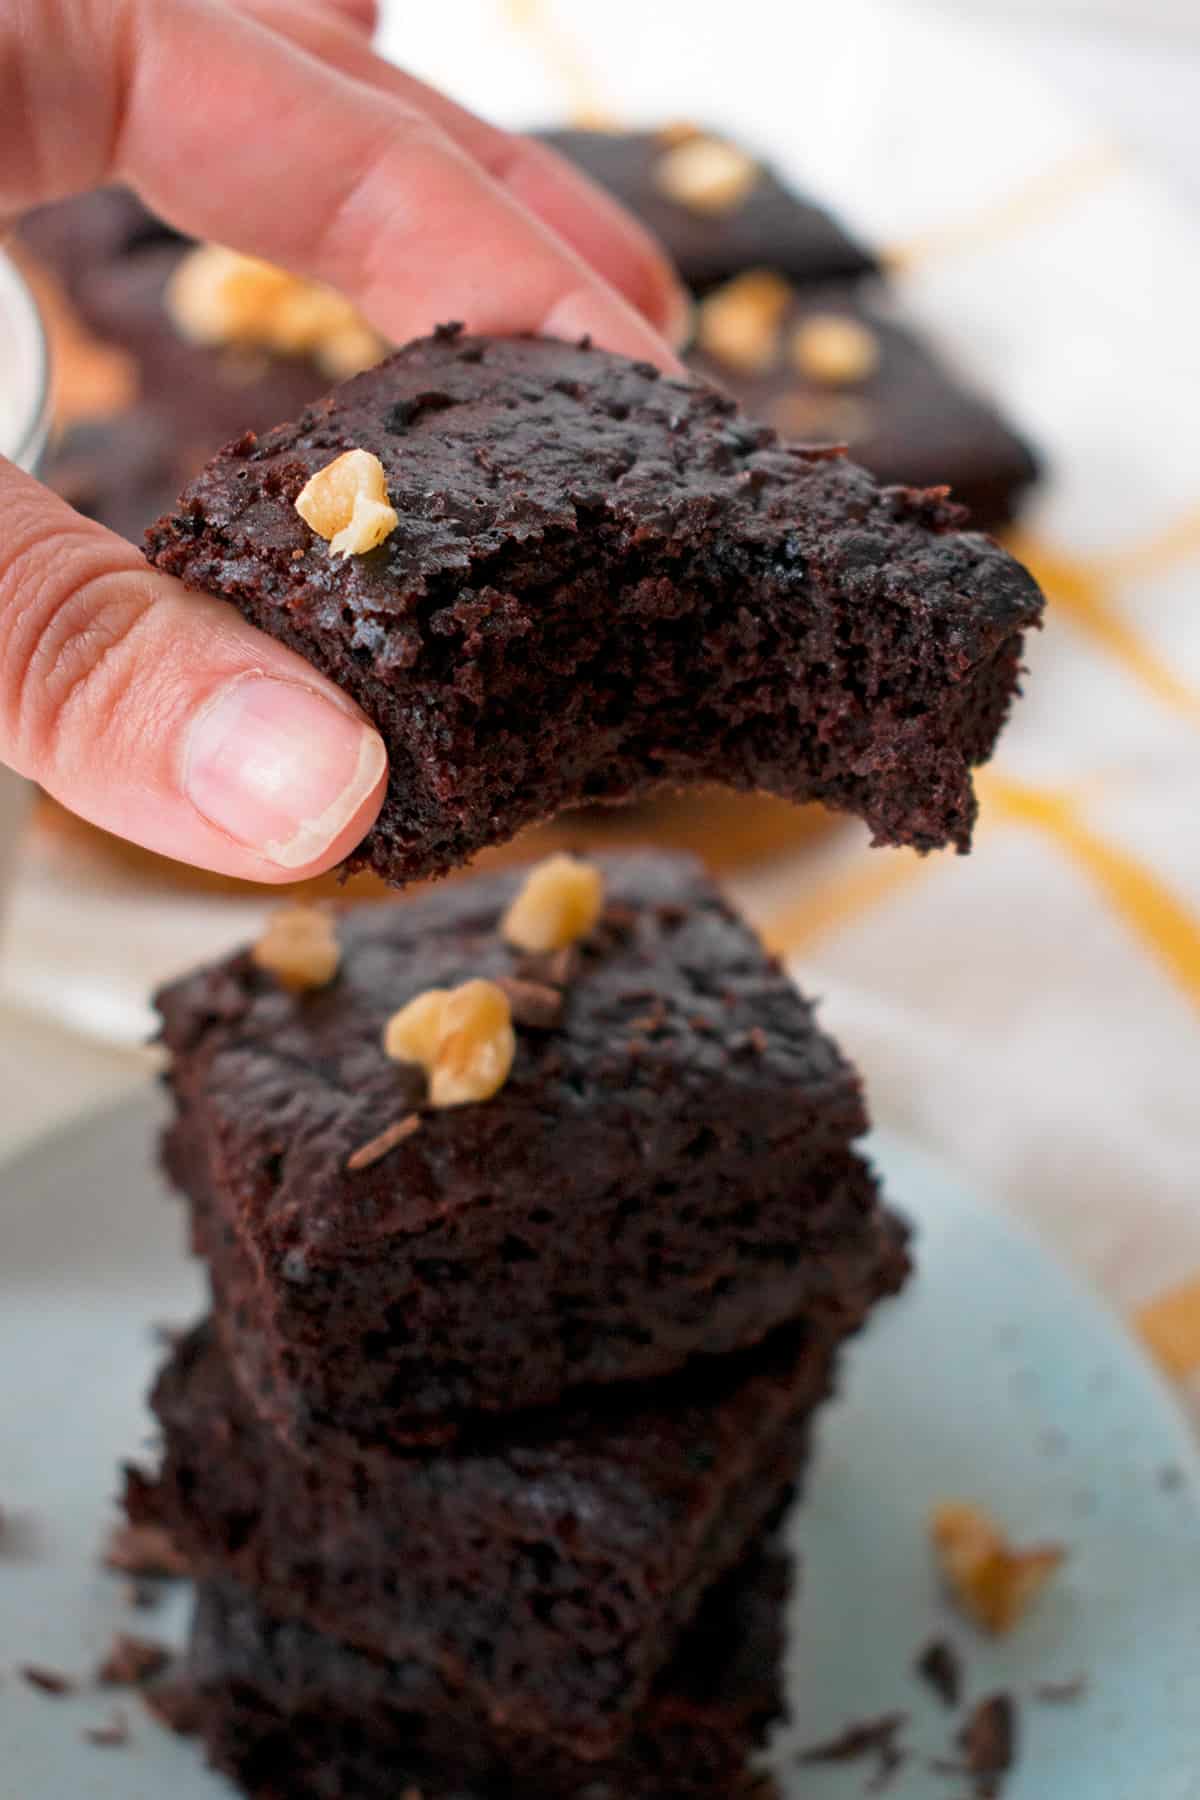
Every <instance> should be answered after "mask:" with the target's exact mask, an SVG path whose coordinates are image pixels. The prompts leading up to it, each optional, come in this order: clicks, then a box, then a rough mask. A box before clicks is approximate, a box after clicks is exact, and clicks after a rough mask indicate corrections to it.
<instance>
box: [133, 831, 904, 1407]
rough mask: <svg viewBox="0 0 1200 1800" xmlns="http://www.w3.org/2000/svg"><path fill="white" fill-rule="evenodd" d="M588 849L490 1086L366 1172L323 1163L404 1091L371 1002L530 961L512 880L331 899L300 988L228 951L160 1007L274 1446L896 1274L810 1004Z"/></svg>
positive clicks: (854, 1106)
mask: <svg viewBox="0 0 1200 1800" xmlns="http://www.w3.org/2000/svg"><path fill="white" fill-rule="evenodd" d="M596 866H597V867H598V868H599V870H600V871H601V872H602V874H603V878H604V882H605V890H606V895H607V910H606V912H605V913H604V914H603V915H602V917H601V919H600V921H599V924H598V925H597V927H596V928H595V929H594V930H593V932H592V933H591V935H590V936H589V937H587V938H586V939H584V940H583V941H582V942H581V943H580V944H579V945H578V946H577V947H576V950H575V952H574V955H573V960H574V962H575V968H574V972H573V974H572V975H571V977H570V978H569V979H567V980H566V984H565V986H564V987H563V988H562V989H559V990H556V989H553V988H551V989H549V990H548V989H547V987H546V986H545V985H544V978H543V982H540V983H535V987H536V988H540V992H541V996H542V998H543V999H545V998H547V997H548V998H549V1000H550V1001H551V1003H552V1015H551V1017H550V1019H549V1020H548V1021H547V1022H546V1025H545V1026H544V1027H543V1028H537V1027H535V1026H525V1025H522V1024H521V1022H520V1018H521V1014H520V1007H519V1005H518V1014H517V1052H516V1058H515V1061H514V1064H513V1068H512V1071H511V1074H510V1075H509V1078H508V1080H507V1081H506V1083H505V1085H504V1086H503V1088H502V1089H501V1090H500V1092H499V1093H497V1094H495V1095H494V1096H493V1097H492V1098H491V1099H489V1100H487V1101H485V1102H484V1103H482V1104H479V1105H473V1106H465V1107H461V1108H455V1109H452V1110H449V1111H441V1112H438V1111H426V1112H424V1113H423V1114H422V1115H421V1118H420V1124H419V1127H418V1128H417V1129H416V1130H414V1131H413V1132H412V1135H410V1136H408V1137H406V1138H405V1139H404V1141H403V1142H401V1143H398V1144H396V1145H395V1147H394V1148H393V1149H392V1150H390V1152H389V1153H388V1154H387V1155H386V1156H384V1157H382V1158H381V1159H380V1160H379V1161H377V1162H375V1163H373V1164H372V1165H371V1166H370V1167H367V1168H362V1169H350V1168H348V1167H347V1162H348V1159H349V1158H350V1157H351V1156H352V1155H353V1153H354V1152H355V1151H356V1150H357V1149H358V1148H359V1147H360V1146H362V1145H364V1144H367V1143H369V1142H370V1141H371V1140H373V1139H374V1138H375V1137H376V1136H377V1135H378V1134H379V1133H380V1132H382V1131H384V1130H386V1129H387V1127H388V1126H389V1125H393V1124H395V1123H396V1122H397V1121H399V1120H401V1119H404V1118H405V1117H406V1116H408V1115H410V1114H411V1113H413V1112H414V1110H417V1109H420V1107H421V1105H422V1102H423V1099H424V1092H425V1087H424V1081H425V1078H424V1075H423V1074H422V1073H421V1071H420V1070H419V1069H417V1068H416V1067H414V1066H413V1065H411V1064H403V1063H396V1062H393V1061H391V1060H390V1059H389V1058H388V1057H387V1056H386V1055H385V1053H384V1050H383V1047H382V1036H383V1028H384V1024H385V1021H386V1020H387V1019H388V1018H389V1016H390V1015H391V1014H393V1013H394V1012H396V1011H397V1010H398V1009H399V1008H400V1007H402V1006H403V1005H405V1004H406V1003H407V1002H408V1001H410V1000H411V999H412V998H413V997H414V996H415V995H416V994H418V993H421V992H423V991H425V990H427V989H429V988H447V987H453V986H455V985H457V984H459V983H460V982H463V981H465V980H467V979H474V978H476V977H483V978H484V979H487V980H493V981H504V980H512V979H516V980H521V979H522V978H523V977H524V976H525V975H528V974H529V973H530V968H529V965H528V963H527V960H526V958H525V957H524V956H523V954H522V953H521V952H520V951H517V950H514V949H513V948H512V947H511V946H510V945H509V944H508V943H507V942H506V941H505V939H504V938H503V936H502V935H501V929H500V927H501V920H502V917H503V914H504V912H505V909H506V907H507V906H508V904H509V902H510V901H511V900H512V898H513V895H514V894H515V893H516V892H517V890H518V888H519V887H520V885H521V882H522V880H523V877H522V875H521V874H520V873H519V872H512V873H503V874H497V875H492V876H487V877H475V878H474V879H472V880H470V881H464V882H462V883H460V884H456V885H455V886H454V887H452V888H449V889H443V890H439V891H437V892H436V893H430V894H427V895H422V896H419V897H416V898H414V899H412V900H408V901H404V902H400V903H396V904H390V905H382V906H378V907H364V908H360V909H357V910H356V911H354V912H352V913H350V914H349V915H347V916H345V917H343V918H341V919H340V920H339V921H338V924H337V933H338V940H339V945H340V964H339V968H338V972H337V974H336V976H335V978H334V979H333V981H332V982H331V984H330V985H329V986H327V987H325V988H323V989H320V990H318V991H313V992H308V993H306V994H302V995H299V996H297V995H295V994H292V993H289V992H287V991H285V990H284V989H283V988H282V987H281V986H280V984H279V983H278V982H277V981H276V979H275V978H274V976H272V975H270V974H268V973H265V972H264V971H263V970H261V969H260V968H258V967H257V966H256V965H255V963H254V961H253V960H252V957H251V955H249V954H247V953H242V954H239V955H237V956H234V957H232V958H231V959H229V960H228V961H226V962H223V963H220V964H218V965H216V966H215V967H213V968H209V969H206V970H202V971H200V972H199V973H198V974H196V975H193V976H191V977H188V978H187V979H185V980H183V981H181V982H178V983H176V984H175V985H174V986H172V987H170V988H167V989H166V990H165V991H164V992H163V993H162V994H161V995H160V996H159V1000H158V1005H159V1008H160V1011H161V1014H162V1019H163V1040H164V1042H165V1044H166V1047H167V1050H168V1052H169V1055H170V1067H169V1074H168V1080H169V1083H170V1086H171V1088H172V1091H173V1094H174V1098H175V1101H176V1108H177V1111H176V1116H175V1119H174V1122H173V1123H172V1124H171V1126H170V1127H169V1129H168V1132H167V1135H166V1139H165V1160H166V1166H167V1169H168V1172H169V1173H170V1175H171V1176H172V1178H173V1179H174V1181H175V1183H176V1184H177V1186H178V1187H179V1188H180V1189H181V1190H182V1191H183V1192H184V1194H185V1195H187V1196H188V1198H189V1199H190V1200H191V1202H192V1205H193V1215H194V1237H195V1242H196V1248H197V1249H198V1251H199V1252H200V1253H201V1254H202V1255H203V1256H205V1257H206V1258H207V1259H208V1260H209V1263H210V1268H211V1275H212V1281H213V1288H214V1294H215V1298H216V1303H217V1315H218V1319H219V1322H220V1326H221V1329H222V1331H223V1333H224V1334H225V1337H226V1341H227V1343H228V1344H229V1345H230V1346H231V1349H232V1353H233V1354H234V1355H235V1357H236V1360H237V1362H238V1366H239V1369H240V1370H243V1371H244V1372H245V1374H246V1378H247V1385H248V1386H249V1387H250V1388H251V1389H252V1390H253V1392H254V1393H255V1396H256V1399H257V1401H258V1403H259V1405H260V1406H261V1407H262V1408H263V1409H264V1410H266V1411H268V1412H270V1413H271V1415H272V1416H273V1417H274V1418H275V1419H276V1422H277V1423H279V1424H280V1425H282V1426H283V1428H284V1429H285V1430H287V1431H288V1432H289V1433H290V1434H291V1435H293V1436H297V1437H300V1438H303V1437H304V1436H306V1435H307V1432H308V1429H309V1427H310V1426H315V1427H317V1428H318V1429H320V1428H328V1427H330V1426H334V1425H336V1426H337V1428H338V1429H344V1430H347V1431H350V1432H358V1433H359V1434H361V1435H363V1436H365V1437H370V1436H373V1435H377V1434H380V1433H387V1434H388V1435H390V1436H391V1437H392V1438H394V1439H400V1438H403V1437H404V1436H405V1435H406V1434H409V1435H411V1436H413V1437H417V1438H420V1437H422V1436H426V1435H428V1434H429V1433H430V1432H431V1431H438V1430H444V1429H445V1428H446V1426H447V1423H448V1419H447V1415H454V1414H458V1413H462V1412H464V1411H471V1410H473V1409H484V1410H498V1411H507V1410H509V1409H514V1408H518V1407H522V1406H533V1405H544V1404H548V1403H551V1402H553V1401H555V1400H557V1399H558V1398H559V1397H560V1396H561V1394H562V1393H563V1391H564V1390H565V1389H567V1388H570V1387H574V1386H577V1385H580V1384H584V1383H595V1382H610V1381H619V1380H630V1379H634V1378H642V1377H647V1376H654V1375H661V1374H665V1373H667V1372H669V1371H671V1370H674V1369H677V1368H678V1367H679V1366H680V1365H681V1364H683V1363H684V1362H685V1361H686V1360H687V1359H688V1358H689V1357H691V1356H694V1355H697V1354H700V1353H709V1354H713V1353H720V1352H723V1351H727V1350H731V1349H734V1348H736V1347H738V1346H741V1345H745V1344H750V1343H754V1342H756V1341H758V1340H759V1339H760V1338H762V1337H763V1336H764V1335H765V1334H766V1333H767V1332H768V1331H770V1330H771V1329H773V1328H774V1327H775V1326H777V1325H779V1324H781V1323H783V1322H785V1321H788V1320H791V1319H795V1318H798V1317H801V1316H803V1317H804V1318H806V1319H812V1320H815V1321H817V1322H823V1323H824V1324H825V1326H826V1327H827V1328H829V1329H832V1330H835V1331H839V1332H841V1331H846V1330H852V1329H854V1328H855V1327H856V1326H857V1325H858V1324H860V1323H861V1321H862V1319H863V1318H864V1317H865V1315H866V1313H867V1311H868V1310H869V1308H870V1307H871V1305H872V1304H873V1302H874V1301H875V1300H876V1299H877V1298H878V1297H879V1296H880V1295H881V1294H882V1293H885V1292H888V1291H891V1290H892V1289H894V1288H895V1287H897V1286H898V1285H899V1284H900V1281H901V1280H902V1278H903V1274H904V1271H905V1267H906V1262H905V1256H904V1252H903V1250H902V1248H901V1245H900V1239H899V1234H898V1231H897V1229H896V1227H895V1225H894V1223H893V1222H892V1221H891V1220H889V1218H888V1217H887V1215H886V1214H885V1213H884V1212H883V1210H882V1208H881V1207H880V1205H879V1203H878V1199H877V1194H876V1187H875V1182H874V1178H873V1176H872V1174H871V1172H870V1170H869V1168H868V1166H867V1165H866V1164H865V1163H864V1162H863V1160H862V1159H861V1158H860V1157H859V1156H858V1155H857V1154H856V1153H855V1152H854V1150H853V1148H852V1143H853V1140H854V1139H855V1138H856V1137H857V1136H859V1134H860V1133H862V1132H863V1131H864V1130H865V1128H866V1116H865V1111H864V1106H863V1100H862V1094H861V1090H860V1086H859V1082H858V1078H857V1076H856V1074H855V1073H854V1071H853V1069H852V1068H851V1067H850V1066H849V1065H848V1064H847V1063H846V1062H845V1061H844V1059H843V1058H842V1056H841V1054H840V1052H839V1051H838V1049H837V1047H836V1046H835V1045H834V1044H833V1043H832V1042H831V1041H830V1039H829V1038H827V1037H826V1036H825V1035H824V1034H823V1033H822V1032H821V1031H819V1030H818V1029H817V1027H816V1025H815V1023H814V1020H813V1012H812V1008H811V1007H810V1005H809V1004H808V1002H807V1001H806V1000H804V999H803V998H802V996H801V995H800V994H798V993H797V991H796V989H795V988H794V987H793V986H792V984H791V982H790V981H789V980H788V978H787V976H786V975H785V974H784V973H783V971H782V970H781V968H780V967H779V964H778V963H777V962H776V961H775V960H774V959H772V958H770V957H768V956H767V955H766V953H765V952H764V950H763V949H762V946H761V945H760V943H759V942H758V940H757V938H756V937H755V936H754V934H753V932H752V931H751V930H750V929H749V928H748V926H746V925H745V924H744V923H743V922H742V921H741V920H740V919H739V918H738V917H737V916H736V915H735V914H734V913H733V912H732V911H731V910H730V909H729V907H728V906H726V904H725V903H724V901H723V900H722V899H721V897H720V894H719V893H718V891H717V889H716V888H715V887H714V885H713V884H712V883H711V881H709V880H708V878H707V877H706V876H705V875H704V874H703V872H702V870H701V868H700V865H699V864H698V863H697V862H695V861H694V860H693V859H692V858H690V857H675V856H662V855H656V854H652V853H645V854H634V855H630V856H622V857H612V858H607V859H599V860H598V862H597V864H596ZM533 973H535V974H537V973H538V971H537V970H536V969H534V970H533ZM517 991H518V992H519V991H520V990H517ZM560 993H561V1001H559V999H558V996H559V994H560Z"/></svg>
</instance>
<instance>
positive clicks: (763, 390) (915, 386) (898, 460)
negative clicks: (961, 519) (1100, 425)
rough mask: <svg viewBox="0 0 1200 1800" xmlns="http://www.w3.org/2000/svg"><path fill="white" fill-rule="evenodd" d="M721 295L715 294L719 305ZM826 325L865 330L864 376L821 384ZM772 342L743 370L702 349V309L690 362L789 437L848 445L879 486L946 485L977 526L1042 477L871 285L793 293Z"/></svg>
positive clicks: (997, 418)
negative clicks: (810, 349) (811, 355)
mask: <svg viewBox="0 0 1200 1800" xmlns="http://www.w3.org/2000/svg"><path fill="white" fill-rule="evenodd" d="M721 298H722V296H721V295H717V296H716V297H715V300H716V302H717V303H718V304H719V303H720V300H721ZM830 318H832V319H835V320H842V319H849V320H851V321H852V322H853V324H854V325H855V326H858V327H861V328H862V331H863V333H864V334H865V335H864V336H863V338H862V339H861V342H862V345H863V348H864V367H863V372H862V373H861V374H860V375H858V376H857V377H850V378H842V379H835V380H831V379H819V378H818V377H817V375H816V374H815V373H814V372H813V368H811V367H810V368H806V367H805V363H804V355H803V344H804V338H803V335H802V332H803V328H804V327H806V326H807V327H809V328H810V329H811V328H812V327H813V326H814V324H815V325H817V326H818V328H819V327H820V326H821V325H822V324H823V322H824V321H825V320H826V319H830ZM798 332H799V333H801V336H800V338H799V340H798V338H797V334H798ZM773 338H774V345H773V349H772V350H771V351H769V352H767V353H765V354H764V358H763V361H762V363H761V364H760V365H759V366H756V367H754V368H752V369H748V368H746V367H745V366H744V365H743V366H740V367H739V366H737V364H736V363H735V362H731V361H730V360H729V359H728V358H727V357H723V356H721V355H719V354H716V353H715V351H714V350H712V349H707V348H706V347H705V342H704V339H705V326H704V316H703V313H702V314H701V318H700V326H699V336H698V342H697V345H696V346H695V347H694V348H693V350H692V352H691V354H690V356H689V359H688V360H689V361H690V363H691V365H692V367H693V368H695V369H697V370H698V371H699V372H700V374H701V375H703V376H704V377H705V378H706V379H707V380H710V381H715V382H716V383H717V384H718V385H719V386H721V387H724V388H726V389H727V390H728V391H729V393H731V394H732V395H733V396H734V398H735V399H736V400H737V401H738V402H739V403H740V404H741V405H742V406H744V407H745V409H746V411H747V412H748V413H750V414H751V415H752V416H753V417H754V418H756V419H764V420H765V421H766V422H767V424H769V425H773V426H775V428H776V429H777V430H778V431H779V432H780V434H781V435H782V436H783V437H786V438H792V439H799V440H800V441H801V442H804V443H811V444H822V443H823V444H830V443H833V444H846V445H848V447H849V450H850V454H851V456H853V457H854V458H855V459H856V460H857V461H859V462H861V463H862V464H863V466H864V467H865V468H867V469H870V471H871V473H872V474H873V475H874V476H875V477H876V479H877V480H879V481H881V482H885V483H891V482H902V483H907V484H909V485H910V486H912V487H917V488H924V487H931V486H934V485H936V484H937V483H941V482H945V483H947V484H948V485H949V487H950V490H951V498H952V499H954V500H955V501H957V502H959V503H960V504H961V505H963V506H965V507H966V508H967V510H968V511H969V512H970V514H971V519H972V522H973V523H975V524H977V525H979V526H984V527H987V528H988V529H989V530H990V529H993V528H994V527H996V526H999V525H1003V524H1006V523H1007V522H1008V521H1009V520H1010V519H1011V518H1012V517H1013V514H1014V512H1015V511H1016V507H1017V504H1018V502H1019V500H1020V498H1021V495H1022V494H1023V493H1024V491H1025V489H1026V488H1028V487H1029V485H1030V484H1031V483H1032V482H1033V481H1034V480H1036V478H1037V473H1038V465H1037V462H1036V460H1035V458H1034V455H1033V452H1032V451H1031V450H1030V448H1029V446H1028V445H1027V444H1026V443H1025V442H1024V441H1023V440H1022V439H1021V438H1020V437H1019V436H1018V435H1017V433H1016V432H1015V431H1014V430H1013V429H1012V427H1011V426H1010V425H1009V424H1008V423H1007V421H1006V420H1005V419H1004V418H1003V417H1002V416H1001V414H1000V413H999V412H998V411H997V410H996V408H995V407H994V406H993V405H992V404H991V402H990V401H988V400H987V399H985V398H984V397H983V396H982V395H981V394H979V393H977V392H975V391H974V390H973V389H972V388H970V387H967V386H966V385H965V384H964V383H963V382H962V381H960V380H959V379H958V377H957V376H956V375H954V374H953V373H951V371H950V370H949V369H948V368H947V367H946V365H945V364H944V363H943V362H942V361H941V360H940V359H939V358H938V357H937V356H936V355H935V354H934V353H933V351H932V350H931V349H929V347H928V346H927V345H926V344H925V343H924V342H923V340H922V339H921V338H920V337H918V336H917V335H916V333H914V332H913V331H911V330H910V329H908V328H907V327H906V326H905V325H903V324H901V323H899V322H898V321H897V320H896V319H895V318H894V317H893V316H892V314H891V313H890V311H889V309H888V304H887V301H886V299H885V298H884V296H883V294H882V292H881V291H877V290H873V289H871V288H870V286H869V285H868V287H867V288H865V289H864V288H862V287H858V288H851V287H818V288H806V289H803V290H801V291H798V292H795V293H794V294H793V296H792V299H791V302H790V304H788V306H787V307H786V310H785V311H784V312H783V313H782V315H781V316H780V318H779V320H778V324H777V327H776V328H775V330H774V333H773ZM798 344H799V347H798ZM814 366H819V365H814Z"/></svg>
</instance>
